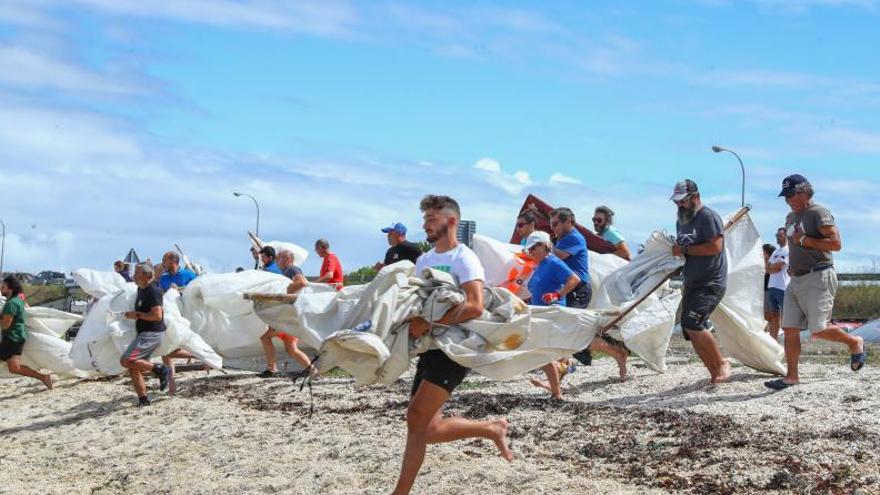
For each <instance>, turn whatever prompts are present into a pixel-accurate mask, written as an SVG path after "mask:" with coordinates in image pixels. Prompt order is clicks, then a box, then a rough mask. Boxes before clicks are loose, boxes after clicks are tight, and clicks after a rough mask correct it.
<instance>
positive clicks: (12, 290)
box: [0, 275, 52, 390]
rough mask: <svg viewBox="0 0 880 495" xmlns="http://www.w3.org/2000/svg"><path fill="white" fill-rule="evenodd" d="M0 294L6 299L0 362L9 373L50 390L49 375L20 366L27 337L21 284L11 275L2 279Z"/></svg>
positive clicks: (0, 344) (0, 323)
mask: <svg viewBox="0 0 880 495" xmlns="http://www.w3.org/2000/svg"><path fill="white" fill-rule="evenodd" d="M0 293H2V294H3V297H5V298H6V304H4V305H3V313H2V315H3V317H2V319H0V327H3V332H2V339H0V361H6V367H7V368H8V369H9V372H10V373H15V374H16V375H21V376H29V377H31V378H36V379H37V380H40V381H41V382H43V385H45V386H46V388H48V389H49V390H52V378H51V377H50V376H49V375H44V374H42V373H40V372H39V371H35V370H32V369H30V368H28V367H27V366H25V365H23V364H21V351H22V349H23V348H24V343H25V341H26V340H27V336H28V332H27V325H26V324H25V315H24V301H23V300H22V298H21V296H22V295H23V294H22V292H21V282H19V281H18V279H17V278H15V277H13V276H12V275H10V276H8V277H6V278H4V279H3V286H2V287H0Z"/></svg>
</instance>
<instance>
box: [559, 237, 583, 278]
mask: <svg viewBox="0 0 880 495" xmlns="http://www.w3.org/2000/svg"><path fill="white" fill-rule="evenodd" d="M556 249H559V250H560V251H565V252H566V253H568V254H569V256H568V258H565V259H564V260H562V261H564V262H565V264H566V265H568V267H569V268H571V271H573V272H574V273H575V275H577V276H578V277H579V278H580V279H581V280H582V281H584V282H589V281H590V265H589V263H590V261H589V258H588V257H587V240H586V239H584V236H582V235H581V233H580V232H578V231H577V229H571V232H569V233H568V234H566V235H565V237H563V238H562V239H559V240H558V241H556Z"/></svg>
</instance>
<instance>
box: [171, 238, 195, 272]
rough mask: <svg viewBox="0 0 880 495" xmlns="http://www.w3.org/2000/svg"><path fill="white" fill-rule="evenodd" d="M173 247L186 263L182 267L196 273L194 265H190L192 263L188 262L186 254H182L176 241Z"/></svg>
mask: <svg viewBox="0 0 880 495" xmlns="http://www.w3.org/2000/svg"><path fill="white" fill-rule="evenodd" d="M174 249H177V252H178V253H180V256H181V258H183V260H184V262H185V263H186V264H185V265H184V267H185V268H187V269H189V270H190V271H192V272H193V273H196V270H195V267H194V266H192V263H190V261H189V258H188V257H187V256H186V254H184V252H183V249H180V246H178V245H177V243H176V242H175V243H174Z"/></svg>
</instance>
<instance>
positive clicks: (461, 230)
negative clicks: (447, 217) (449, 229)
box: [456, 220, 477, 248]
mask: <svg viewBox="0 0 880 495" xmlns="http://www.w3.org/2000/svg"><path fill="white" fill-rule="evenodd" d="M476 233H477V222H475V221H473V220H462V221H461V222H459V224H458V232H456V237H458V242H460V243H462V244H465V245H466V246H467V247H469V248H472V247H474V234H476Z"/></svg>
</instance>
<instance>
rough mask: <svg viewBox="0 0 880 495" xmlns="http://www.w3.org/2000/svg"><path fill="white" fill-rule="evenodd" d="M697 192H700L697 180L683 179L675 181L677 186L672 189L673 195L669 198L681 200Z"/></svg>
mask: <svg viewBox="0 0 880 495" xmlns="http://www.w3.org/2000/svg"><path fill="white" fill-rule="evenodd" d="M695 192H699V189H697V183H696V182H694V181H692V180H690V179H685V180H681V181H678V182H676V183H675V188H674V189H673V190H672V196H670V197H669V199H670V200H672V201H681V200H683V199H684V198H686V197H688V196H690V195H691V194H693V193H695Z"/></svg>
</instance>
